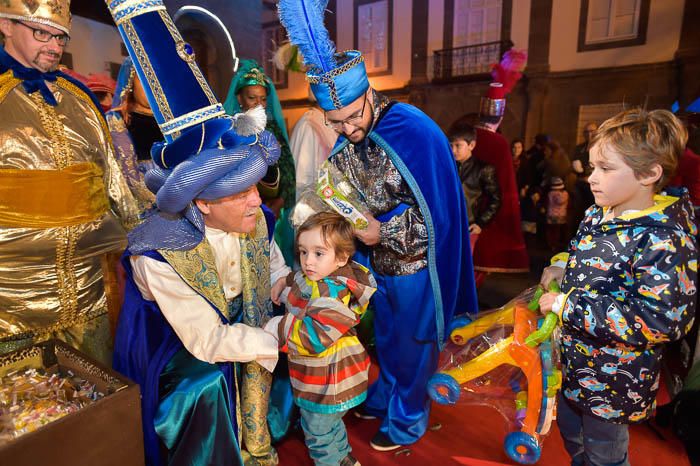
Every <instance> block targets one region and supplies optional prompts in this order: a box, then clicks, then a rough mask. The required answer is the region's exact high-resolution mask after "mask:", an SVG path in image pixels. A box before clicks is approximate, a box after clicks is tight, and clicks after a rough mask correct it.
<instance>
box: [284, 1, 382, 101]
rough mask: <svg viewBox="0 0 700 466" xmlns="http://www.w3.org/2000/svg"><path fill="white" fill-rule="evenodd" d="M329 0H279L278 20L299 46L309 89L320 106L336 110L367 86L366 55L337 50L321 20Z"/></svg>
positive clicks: (291, 40)
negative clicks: (337, 51)
mask: <svg viewBox="0 0 700 466" xmlns="http://www.w3.org/2000/svg"><path fill="white" fill-rule="evenodd" d="M327 5H328V0H280V2H279V7H278V8H279V16H280V21H281V23H282V24H283V25H284V27H285V29H287V34H288V35H289V40H290V42H292V43H293V44H294V45H296V46H297V47H299V51H301V54H302V56H303V57H304V64H305V65H306V67H307V72H306V78H307V79H308V81H309V84H310V86H311V92H313V93H314V96H316V100H317V101H318V104H319V105H320V106H321V108H322V109H323V110H326V111H329V110H336V109H339V108H343V107H345V106H346V105H348V104H349V103H351V102H353V101H355V100H356V99H357V98H359V97H361V96H362V94H364V93H365V92H366V91H367V89H368V88H369V80H368V79H367V70H366V69H365V59H364V57H363V56H362V54H361V53H360V52H359V51H357V50H347V51H345V52H342V53H336V49H335V44H333V42H332V41H331V40H330V36H329V35H328V31H327V30H326V27H325V26H324V24H323V19H324V13H325V11H326V6H327Z"/></svg>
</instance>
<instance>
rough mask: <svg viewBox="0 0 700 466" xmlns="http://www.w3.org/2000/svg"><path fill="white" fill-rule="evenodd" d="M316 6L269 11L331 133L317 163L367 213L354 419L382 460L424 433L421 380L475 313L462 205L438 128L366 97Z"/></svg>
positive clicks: (355, 58)
mask: <svg viewBox="0 0 700 466" xmlns="http://www.w3.org/2000/svg"><path fill="white" fill-rule="evenodd" d="M326 5H327V1H318V0H280V2H279V13H280V20H281V22H282V24H283V25H284V26H285V28H286V29H287V32H288V33H289V38H290V40H291V42H292V43H293V44H294V45H297V46H298V47H299V51H300V52H301V54H302V55H303V56H304V63H305V65H306V66H307V70H308V71H307V74H306V76H307V79H308V81H309V83H310V84H311V90H312V92H313V93H314V95H315V96H316V99H317V100H318V103H319V105H320V106H321V108H322V109H323V110H324V111H325V120H326V124H327V125H329V126H330V127H332V128H333V129H334V130H335V131H336V132H337V133H338V134H339V136H340V137H339V139H338V142H337V143H336V145H335V148H334V149H333V151H332V153H331V154H330V156H329V159H328V160H329V162H330V163H331V164H332V165H333V166H335V167H336V168H338V169H339V170H340V171H341V172H342V173H344V174H345V176H347V178H348V180H349V181H350V183H351V184H352V185H353V186H354V187H355V188H356V189H357V190H358V191H359V192H360V194H361V196H362V197H363V200H364V201H365V203H366V205H367V206H368V207H369V212H367V213H365V215H366V216H367V218H368V221H369V226H368V227H367V228H366V229H364V230H357V231H356V233H355V234H356V237H357V238H358V239H359V241H360V242H361V243H362V244H363V245H364V246H365V252H366V253H367V254H368V255H367V258H368V260H367V261H366V262H368V263H369V266H370V268H371V270H372V273H373V274H374V276H375V277H376V279H377V284H378V290H377V292H376V293H375V294H374V296H373V298H372V299H373V301H372V302H373V304H374V307H375V321H374V325H375V341H376V348H377V353H378V359H379V366H380V373H379V379H378V380H377V381H376V382H375V383H374V384H373V385H372V386H371V387H370V389H369V393H368V398H367V402H366V405H365V407H364V409H363V410H362V411H361V412H356V414H359V415H360V417H365V418H367V417H380V418H382V423H381V426H380V428H379V432H378V433H377V434H376V435H375V436H374V437H373V438H372V441H371V446H372V447H373V448H374V449H376V450H380V451H389V450H394V449H396V448H399V446H400V445H408V444H412V443H414V442H416V441H417V440H418V439H419V438H420V437H421V436H422V435H423V434H424V433H425V430H426V427H427V425H428V416H429V410H430V400H429V398H428V395H427V383H428V379H429V378H430V376H431V375H432V374H433V373H434V372H435V370H436V367H437V361H438V353H439V351H440V348H441V346H442V344H443V343H444V341H445V336H446V333H447V332H446V328H447V327H448V326H449V323H450V321H451V320H452V317H453V315H454V314H455V313H463V312H476V311H477V301H476V290H475V287H474V276H473V270H472V262H471V255H470V247H469V233H468V220H467V213H466V208H465V205H466V204H465V201H464V194H463V192H462V189H461V187H460V186H461V185H460V182H459V178H458V176H457V172H456V170H455V165H454V161H453V159H452V153H451V151H450V145H449V143H448V141H447V139H446V137H445V136H444V134H443V133H442V131H441V130H440V128H439V127H438V126H437V125H436V124H435V122H433V121H432V120H431V119H430V118H428V117H427V116H426V115H425V114H424V113H423V112H421V111H420V110H418V109H417V108H415V107H413V106H411V105H407V104H402V103H397V102H392V101H390V100H389V99H387V98H386V97H384V96H383V95H381V94H380V93H378V92H376V91H375V90H373V89H372V88H371V87H370V85H369V81H368V79H367V73H366V71H365V65H364V57H363V56H362V54H361V53H360V52H358V51H354V50H351V51H346V52H343V53H336V50H335V45H334V44H333V43H332V42H331V41H330V39H329V37H328V31H326V30H325V27H324V26H323V20H324V18H323V15H324V11H325V8H326Z"/></svg>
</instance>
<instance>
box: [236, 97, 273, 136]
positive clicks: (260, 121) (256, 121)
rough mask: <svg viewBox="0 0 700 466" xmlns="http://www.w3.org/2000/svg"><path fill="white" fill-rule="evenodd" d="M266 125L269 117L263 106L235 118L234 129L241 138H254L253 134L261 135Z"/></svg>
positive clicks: (239, 114)
mask: <svg viewBox="0 0 700 466" xmlns="http://www.w3.org/2000/svg"><path fill="white" fill-rule="evenodd" d="M266 125H267V115H266V114H265V108H264V107H263V106H262V105H258V106H257V107H253V108H251V109H250V110H248V111H247V112H243V113H237V114H236V115H234V116H233V127H234V128H235V130H236V132H237V133H238V134H240V135H241V136H252V135H253V134H258V133H261V132H262V131H263V130H264V129H265V126H266Z"/></svg>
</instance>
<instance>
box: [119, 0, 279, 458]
mask: <svg viewBox="0 0 700 466" xmlns="http://www.w3.org/2000/svg"><path fill="white" fill-rule="evenodd" d="M108 5H109V9H110V12H111V13H112V16H113V17H114V20H115V23H116V24H117V27H118V29H119V32H120V34H121V35H122V38H123V39H124V43H125V44H126V47H127V50H128V51H129V55H130V56H131V58H132V60H133V65H134V68H135V70H136V74H137V75H138V78H139V80H140V81H141V83H143V85H144V90H145V91H146V95H147V98H148V101H149V104H150V107H151V109H152V110H153V114H154V117H155V119H156V121H157V123H158V127H159V128H160V131H161V133H162V135H163V138H164V141H161V142H157V143H155V144H154V145H153V147H152V148H151V150H150V154H151V158H152V161H153V165H154V167H153V168H152V169H150V170H149V171H148V172H147V173H146V175H145V184H146V186H147V187H148V189H149V190H151V191H152V192H153V193H154V194H155V202H156V207H157V209H156V211H155V212H153V213H152V214H151V215H149V216H147V217H146V218H145V219H144V221H143V222H142V223H141V224H140V225H139V226H138V227H136V228H135V229H134V230H132V232H131V233H130V235H129V237H128V239H129V245H128V249H127V250H126V252H125V253H124V256H123V259H122V264H123V266H124V268H125V270H126V273H127V282H126V287H125V297H124V305H123V307H122V311H121V315H120V317H119V324H118V328H117V334H116V337H115V348H114V368H115V369H116V370H118V371H120V372H122V373H124V374H126V375H127V376H128V377H130V378H132V379H133V380H135V381H136V382H137V383H138V384H139V385H140V387H141V394H142V403H141V405H142V420H143V431H144V444H145V452H146V460H147V463H148V464H149V465H162V464H168V465H185V464H187V465H209V464H216V465H236V466H240V465H243V464H245V465H246V466H248V465H256V466H257V465H260V466H268V465H269V466H273V465H276V464H277V462H278V459H277V454H276V452H275V451H274V449H273V448H272V447H271V445H270V434H269V431H268V427H267V424H266V422H265V413H266V412H267V406H268V402H269V400H268V398H269V394H270V384H271V379H272V374H271V372H272V370H273V369H274V367H275V364H276V362H277V358H278V350H277V341H276V338H275V336H273V335H271V334H269V333H266V332H265V331H264V330H263V329H262V328H261V327H262V325H264V324H265V323H266V322H267V320H269V318H270V317H271V316H272V303H271V301H270V280H271V279H277V278H278V277H281V276H285V275H286V274H287V273H288V272H289V269H287V268H285V266H284V259H283V257H282V255H281V253H280V251H279V248H278V247H277V246H276V244H275V243H274V242H272V241H271V233H272V224H271V223H270V222H269V221H268V216H267V215H266V214H265V212H263V210H261V199H260V196H259V194H258V191H257V188H256V184H257V182H258V181H259V180H260V179H261V178H262V177H263V176H264V175H265V173H266V172H267V170H268V168H269V167H270V166H272V165H274V164H275V163H276V162H277V159H278V158H279V145H278V143H277V141H276V140H275V138H274V136H273V135H272V134H270V133H269V132H267V131H264V128H265V115H264V111H263V110H262V109H256V110H253V111H251V112H248V113H247V114H245V115H236V116H234V117H229V116H227V115H225V112H224V109H223V106H222V105H221V103H219V102H218V101H217V100H216V97H215V96H214V94H213V92H212V91H211V88H210V87H209V85H208V84H207V83H206V80H205V79H204V77H203V75H202V73H201V70H200V69H199V68H198V67H197V65H196V62H195V60H194V52H193V50H192V47H191V46H190V45H189V44H187V43H185V42H184V41H183V39H182V37H181V36H180V34H179V32H178V31H177V28H175V25H174V24H173V21H172V19H171V18H170V17H169V16H168V14H167V12H166V10H165V6H164V4H163V3H162V2H161V1H159V0H150V1H149V2H124V1H123V0H111V1H110V2H108ZM271 270H272V271H273V272H271ZM239 439H240V441H241V443H240V444H239Z"/></svg>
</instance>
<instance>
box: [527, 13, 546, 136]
mask: <svg viewBox="0 0 700 466" xmlns="http://www.w3.org/2000/svg"><path fill="white" fill-rule="evenodd" d="M552 1H553V0H532V3H531V4H530V36H529V40H528V60H527V69H526V70H525V78H524V79H525V81H524V82H523V85H524V87H525V99H526V100H525V113H526V115H527V119H526V121H525V131H524V136H525V145H526V146H529V145H530V144H532V142H533V141H534V139H535V135H536V134H537V133H539V132H542V131H545V130H547V128H543V124H542V122H543V121H544V114H545V109H546V99H547V90H548V76H549V42H550V36H551V21H552Z"/></svg>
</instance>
